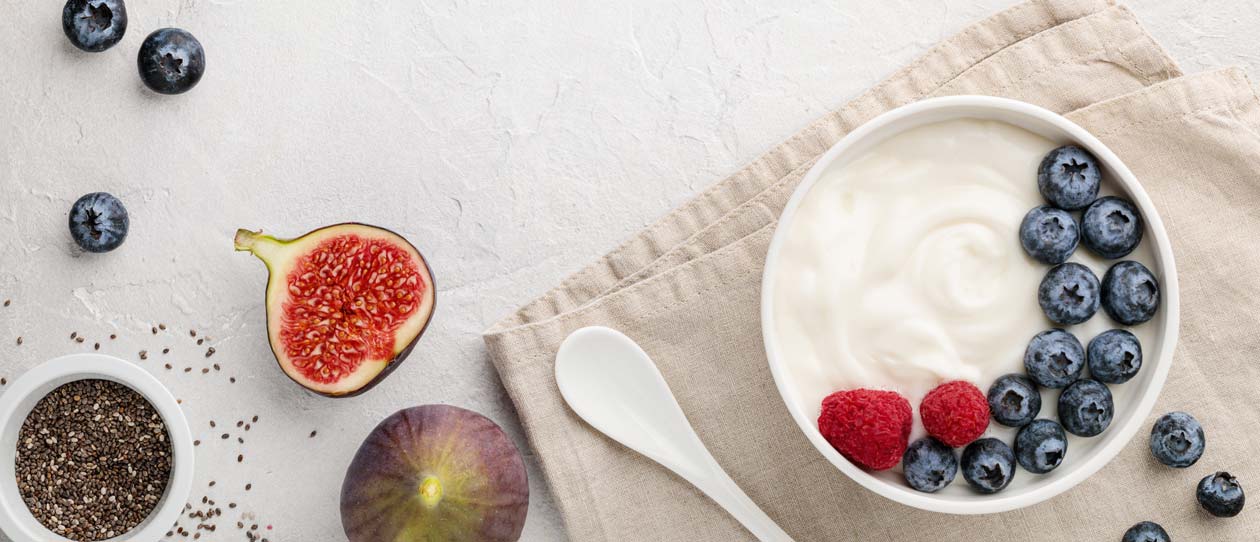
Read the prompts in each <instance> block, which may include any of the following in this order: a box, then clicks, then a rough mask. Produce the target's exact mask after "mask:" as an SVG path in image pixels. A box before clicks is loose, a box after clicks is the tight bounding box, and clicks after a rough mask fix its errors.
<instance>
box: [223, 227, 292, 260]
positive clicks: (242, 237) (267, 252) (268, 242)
mask: <svg viewBox="0 0 1260 542" xmlns="http://www.w3.org/2000/svg"><path fill="white" fill-rule="evenodd" d="M235 245H236V250H238V251H247V252H251V253H253V254H254V255H255V256H258V257H259V258H260V259H262V260H263V261H264V262H265V261H271V256H272V255H273V254H275V252H276V250H278V249H279V248H280V247H282V246H284V245H283V243H281V242H280V240H278V239H276V238H275V237H272V236H270V235H263V232H262V231H249V230H246V229H239V230H236V239H235Z"/></svg>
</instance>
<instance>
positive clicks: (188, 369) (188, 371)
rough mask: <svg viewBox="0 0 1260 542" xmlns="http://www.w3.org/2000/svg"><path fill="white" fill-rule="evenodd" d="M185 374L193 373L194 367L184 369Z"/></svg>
mask: <svg viewBox="0 0 1260 542" xmlns="http://www.w3.org/2000/svg"><path fill="white" fill-rule="evenodd" d="M184 372H185V373H190V372H192V367H184Z"/></svg>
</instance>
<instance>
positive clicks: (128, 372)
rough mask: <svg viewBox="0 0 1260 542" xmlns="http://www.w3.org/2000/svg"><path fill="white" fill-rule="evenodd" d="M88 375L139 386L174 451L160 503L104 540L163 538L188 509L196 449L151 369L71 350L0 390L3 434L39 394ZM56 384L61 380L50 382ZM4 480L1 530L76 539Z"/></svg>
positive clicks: (21, 536) (19, 536)
mask: <svg viewBox="0 0 1260 542" xmlns="http://www.w3.org/2000/svg"><path fill="white" fill-rule="evenodd" d="M84 379H103V380H111V381H114V382H118V383H120V384H123V385H125V386H127V387H129V388H131V389H132V390H135V391H136V392H137V393H139V394H140V395H142V396H143V397H144V398H145V399H146V400H148V401H149V403H150V404H152V405H153V407H154V409H155V410H156V411H157V412H158V415H160V416H161V417H162V421H163V423H165V424H166V431H167V436H168V438H169V440H170V443H171V452H172V454H171V478H170V480H169V481H168V482H167V487H166V492H165V494H164V495H163V497H162V500H161V501H160V503H159V506H158V507H157V508H154V509H153V511H151V512H149V516H148V517H147V518H145V520H144V522H142V523H141V524H140V525H139V528H138V529H132V530H131V531H128V532H126V533H123V534H121V535H118V536H116V537H114V538H110V539H108V540H107V541H103V542H110V541H122V540H127V541H128V542H133V541H134V542H149V541H157V540H161V539H162V538H163V537H164V536H165V534H166V532H167V531H169V530H170V529H171V526H172V525H174V524H175V522H176V521H177V520H178V519H179V516H180V514H181V513H183V510H184V505H185V503H186V502H187V501H188V495H189V494H191V492H192V485H193V475H194V472H195V469H194V464H193V461H194V453H193V445H192V431H191V429H189V427H188V420H187V418H186V417H185V416H184V412H183V409H182V408H180V406H179V403H178V401H177V400H176V399H175V397H174V396H173V395H171V392H170V390H168V389H167V388H166V386H164V385H162V383H161V382H159V381H158V379H157V378H156V377H154V376H153V375H151V374H149V372H148V371H146V370H144V369H143V368H141V367H139V366H138V365H135V364H133V363H130V362H128V361H124V360H122V359H119V358H116V357H113V356H108V355H104V354H95V353H91V354H88V353H83V354H71V355H67V356H62V357H58V358H54V359H52V360H49V361H46V362H44V363H42V364H40V365H38V366H36V367H34V368H32V369H30V370H28V371H26V372H25V373H23V374H22V375H21V376H19V377H18V378H16V379H14V380H13V381H12V382H10V384H9V386H8V387H6V389H5V390H4V391H3V393H2V394H0V435H3V434H7V433H8V432H9V431H10V430H11V429H12V428H15V427H16V429H13V430H18V431H20V427H21V424H22V422H23V421H24V420H25V418H26V416H27V415H29V414H30V409H31V408H34V405H35V403H36V402H38V399H35V400H34V401H30V399H31V398H32V397H35V396H37V395H38V396H39V398H40V399H42V398H43V395H46V394H47V393H49V392H51V391H52V390H53V389H56V388H57V387H59V386H60V385H62V384H65V383H69V382H73V381H76V380H84ZM53 383H56V385H55V386H52V387H49V385H50V384H53ZM15 424H16V425H15ZM8 453H10V452H9V451H5V450H0V458H7V457H9V456H8V455H7V454H8ZM13 453H16V449H15V450H14V451H13ZM3 478H9V477H3ZM0 485H4V486H11V487H10V488H6V490H3V491H0V531H3V532H4V533H5V534H6V535H7V536H8V537H10V538H12V539H14V540H47V541H52V542H74V541H73V540H71V539H68V538H65V537H62V536H59V535H57V534H56V533H53V532H52V531H51V530H50V529H48V528H46V527H44V526H43V525H41V524H40V523H39V521H38V520H35V519H34V517H32V515H31V514H30V511H29V510H28V509H27V507H26V504H25V503H23V502H21V498H20V493H18V492H17V489H16V485H17V482H16V480H15V479H5V480H0ZM8 489H12V490H13V493H12V494H16V495H19V498H18V499H17V502H8V500H9V499H8V497H9V495H10V493H9V492H8Z"/></svg>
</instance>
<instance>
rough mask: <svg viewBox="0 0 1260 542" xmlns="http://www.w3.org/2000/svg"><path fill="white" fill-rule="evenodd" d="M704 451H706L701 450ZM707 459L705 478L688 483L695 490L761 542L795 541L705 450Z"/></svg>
mask: <svg viewBox="0 0 1260 542" xmlns="http://www.w3.org/2000/svg"><path fill="white" fill-rule="evenodd" d="M701 449H704V448H701ZM704 451H705V455H706V456H708V463H709V464H708V465H705V466H704V467H706V468H705V469H704V471H703V473H702V474H700V475H699V476H696V477H695V479H692V480H689V481H690V482H691V483H692V485H694V486H696V487H697V488H699V489H700V491H703V492H704V494H705V495H708V496H709V498H710V499H713V501H714V502H716V503H718V504H719V505H721V506H722V508H724V509H726V512H727V513H729V514H730V515H731V517H733V518H735V519H736V520H737V521H739V523H740V524H742V525H743V526H744V528H745V529H748V532H750V533H752V534H753V536H755V537H757V540H760V541H761V542H792V537H791V536H789V535H788V534H787V532H785V531H784V530H783V529H782V528H780V527H779V524H777V523H775V522H774V520H773V519H770V516H767V515H766V513H765V512H763V511H762V510H761V507H759V506H757V503H755V502H753V500H752V499H751V498H749V497H748V494H747V493H744V490H742V489H740V488H739V486H738V485H737V484H736V483H735V480H732V479H731V477H730V475H728V474H726V471H725V470H723V469H722V467H721V466H720V465H718V462H717V460H716V459H714V458H713V456H712V455H711V454H709V453H708V450H707V449H704ZM684 477H685V476H684Z"/></svg>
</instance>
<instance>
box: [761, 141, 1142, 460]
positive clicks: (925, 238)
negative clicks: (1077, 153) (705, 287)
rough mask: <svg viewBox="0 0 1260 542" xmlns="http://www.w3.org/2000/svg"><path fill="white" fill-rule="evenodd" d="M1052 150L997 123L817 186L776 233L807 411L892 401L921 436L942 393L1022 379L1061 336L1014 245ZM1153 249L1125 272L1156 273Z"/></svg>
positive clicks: (790, 344)
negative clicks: (866, 399)
mask: <svg viewBox="0 0 1260 542" xmlns="http://www.w3.org/2000/svg"><path fill="white" fill-rule="evenodd" d="M1059 144H1061V143H1058V142H1053V141H1050V140H1048V139H1045V138H1043V137H1041V136H1039V135H1036V134H1034V133H1032V132H1029V131H1027V130H1024V129H1023V128H1019V127H1017V126H1014V125H1011V124H1007V123H1003V122H998V121H989V120H979V119H953V120H947V121H942V122H938V123H935V124H929V125H924V126H920V127H916V128H913V129H910V130H907V131H904V132H901V133H899V134H897V135H894V136H892V137H890V138H889V139H886V140H884V141H883V142H880V143H879V144H877V145H876V146H874V147H873V148H872V149H871V150H869V151H867V152H866V153H865V154H863V155H861V156H859V157H858V158H856V159H855V160H852V161H850V162H848V163H846V164H840V165H837V166H836V167H833V168H832V169H831V170H828V171H825V172H824V173H823V175H822V177H820V178H819V179H818V181H817V182H816V183H815V184H814V185H813V187H811V189H810V192H809V194H808V195H807V197H806V198H805V199H803V200H802V202H801V205H800V207H799V208H798V209H797V210H796V213H795V215H794V216H793V217H792V219H791V221H790V223H787V224H784V225H782V226H781V227H784V228H787V230H786V234H785V235H784V238H783V239H782V241H781V251H780V252H779V258H781V259H780V261H779V262H778V266H777V274H776V276H774V277H773V279H772V282H771V287H773V288H775V291H774V296H773V299H774V307H773V311H774V318H775V328H774V331H773V332H774V333H775V340H776V342H777V343H778V347H779V352H780V354H781V356H780V357H781V358H782V366H783V368H784V369H786V373H787V375H786V376H787V377H788V379H789V380H790V382H791V383H792V385H793V386H794V387H795V388H796V389H797V390H798V391H799V392H800V399H801V400H802V401H803V405H804V406H806V407H807V408H811V409H813V410H812V411H807V412H812V414H813V416H814V417H816V416H817V414H818V412H819V410H820V406H819V405H820V403H821V401H822V399H823V398H824V397H826V396H827V395H828V394H830V393H832V392H834V391H837V390H842V389H856V388H872V389H886V390H894V391H897V392H899V393H901V394H902V395H904V396H905V397H906V398H907V399H908V400H909V401H910V403H911V405H912V406H914V408H915V409H916V415H915V431H914V434H915V436H918V435H921V434H922V433H923V431H922V427H921V424H920V423H919V422H918V416H917V409H918V405H919V402H920V400H921V399H922V398H923V396H924V395H925V394H926V393H927V392H928V391H930V390H931V389H932V388H934V387H936V386H937V385H938V384H940V383H942V382H945V381H949V380H966V381H969V382H972V383H974V384H976V385H977V386H978V387H979V388H980V389H981V390H982V391H987V390H988V387H989V385H990V384H991V383H992V382H993V380H995V379H996V378H997V377H999V376H1001V375H1003V374H1006V373H1011V372H1023V355H1024V349H1025V347H1026V346H1027V344H1028V340H1029V339H1030V338H1032V336H1033V335H1036V334H1037V333H1038V332H1040V331H1044V330H1045V329H1049V328H1051V327H1055V326H1054V325H1053V324H1052V323H1051V322H1050V321H1049V320H1047V319H1046V317H1045V316H1044V315H1043V314H1042V312H1041V308H1040V307H1039V306H1038V304H1037V287H1038V285H1039V284H1040V282H1041V278H1042V277H1043V276H1044V275H1045V273H1046V271H1047V270H1048V269H1049V266H1046V265H1044V264H1041V263H1039V262H1037V261H1036V260H1033V259H1032V258H1030V257H1028V256H1027V255H1026V254H1025V253H1024V251H1023V249H1022V248H1021V247H1020V243H1019V235H1018V231H1019V225H1020V222H1021V221H1022V220H1023V217H1024V215H1025V213H1027V212H1028V211H1029V210H1030V209H1032V208H1033V207H1035V206H1037V205H1041V204H1043V203H1044V201H1043V200H1042V198H1041V195H1040V194H1039V193H1038V191H1037V179H1036V173H1037V166H1038V164H1039V163H1040V162H1041V159H1042V158H1043V157H1044V156H1045V155H1046V153H1047V152H1049V151H1050V150H1051V149H1053V148H1055V147H1057V146H1058V145H1059ZM1107 188H1108V186H1107V185H1106V184H1104V192H1107V191H1108V190H1107ZM1111 192H1114V190H1112V191H1111ZM1076 214H1077V216H1078V219H1079V213H1076ZM1150 244H1151V243H1150V242H1144V243H1143V244H1142V245H1141V246H1140V247H1139V250H1138V251H1137V252H1135V253H1134V254H1133V255H1131V256H1130V257H1128V258H1126V259H1136V260H1138V261H1142V262H1143V263H1145V264H1147V266H1148V267H1150V266H1151V264H1150V262H1151V261H1152V260H1153V258H1152V253H1151V249H1150V248H1149V247H1148V245H1150ZM1071 261H1077V262H1080V263H1084V264H1085V265H1087V266H1089V267H1090V268H1091V269H1093V270H1094V272H1095V273H1096V274H1097V275H1098V276H1099V277H1100V278H1101V277H1102V275H1103V273H1104V272H1105V271H1106V269H1107V267H1108V265H1109V263H1110V262H1106V261H1104V260H1101V259H1098V258H1096V257H1094V256H1093V255H1092V254H1088V250H1087V249H1085V248H1084V247H1083V246H1082V247H1079V248H1078V249H1077V251H1076V253H1075V254H1074V255H1073V256H1072V258H1071ZM1152 269H1153V268H1152ZM1112 327H1119V326H1118V325H1117V324H1115V323H1114V322H1112V321H1111V320H1110V319H1109V318H1108V317H1107V316H1106V314H1105V313H1104V312H1103V311H1101V310H1100V311H1099V313H1098V314H1097V315H1095V316H1094V317H1093V318H1091V319H1090V320H1089V321H1088V322H1086V323H1085V324H1082V325H1080V326H1073V327H1072V328H1070V329H1069V331H1072V332H1073V333H1075V334H1076V336H1077V338H1078V339H1080V340H1081V342H1082V344H1085V343H1087V342H1088V341H1089V339H1091V338H1093V336H1094V335H1096V334H1097V333H1100V332H1102V331H1104V330H1106V329H1110V328H1112ZM1145 327H1150V326H1138V327H1137V328H1135V329H1132V331H1134V332H1135V333H1137V334H1138V338H1139V339H1140V340H1142V342H1143V344H1144V345H1146V344H1150V342H1149V341H1150V339H1151V335H1150V334H1151V333H1153V331H1148V330H1145V329H1142V328H1145ZM1120 395H1122V394H1120V393H1118V394H1117V400H1119V399H1120V398H1121V397H1120ZM1056 398H1057V393H1055V394H1054V395H1053V396H1047V397H1045V399H1046V400H1047V401H1049V402H1046V403H1045V405H1048V406H1043V408H1042V414H1041V417H1051V418H1053V417H1054V416H1053V410H1054V406H1053V405H1054V404H1055V403H1054V402H1053V401H1054V400H1056Z"/></svg>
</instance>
